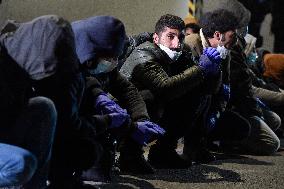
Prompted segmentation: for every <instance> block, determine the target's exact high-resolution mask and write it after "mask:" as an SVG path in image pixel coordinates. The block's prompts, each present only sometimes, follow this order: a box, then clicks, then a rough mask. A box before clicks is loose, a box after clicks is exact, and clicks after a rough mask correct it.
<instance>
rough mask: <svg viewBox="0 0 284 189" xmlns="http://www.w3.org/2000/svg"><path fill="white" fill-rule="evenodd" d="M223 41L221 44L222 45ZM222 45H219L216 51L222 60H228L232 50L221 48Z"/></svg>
mask: <svg viewBox="0 0 284 189" xmlns="http://www.w3.org/2000/svg"><path fill="white" fill-rule="evenodd" d="M222 37H223V36H222V35H221V40H222V39H223V38H222ZM221 40H220V43H222V42H221ZM220 43H219V44H218V46H217V49H216V50H217V51H218V52H219V53H220V57H221V58H222V59H226V57H227V55H228V54H229V53H230V50H228V49H227V48H226V47H225V46H224V45H222V46H221V45H220Z"/></svg>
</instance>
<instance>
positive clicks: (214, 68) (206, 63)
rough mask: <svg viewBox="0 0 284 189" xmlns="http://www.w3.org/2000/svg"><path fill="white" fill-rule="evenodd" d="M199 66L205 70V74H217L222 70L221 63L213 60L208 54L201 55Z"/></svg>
mask: <svg viewBox="0 0 284 189" xmlns="http://www.w3.org/2000/svg"><path fill="white" fill-rule="evenodd" d="M198 66H199V67H200V68H201V69H202V71H203V72H204V76H205V77H207V76H211V75H217V74H218V73H219V72H220V67H219V64H217V63H214V62H212V61H211V60H210V59H209V58H208V57H207V56H206V55H201V56H200V59H199V64H198Z"/></svg>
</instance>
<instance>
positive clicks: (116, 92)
mask: <svg viewBox="0 0 284 189" xmlns="http://www.w3.org/2000/svg"><path fill="white" fill-rule="evenodd" d="M86 72H87V71H85V74H84V75H85V77H86V76H92V77H95V78H96V79H97V80H98V81H99V82H100V85H101V89H100V88H99V89H97V90H92V92H91V93H92V94H90V92H87V93H86V95H87V96H85V100H84V105H83V107H84V108H86V109H89V110H91V109H92V107H90V105H91V106H92V105H93V103H90V102H92V101H93V100H95V98H96V97H97V96H98V95H99V94H100V93H101V92H103V91H104V92H109V93H110V94H111V96H113V97H114V98H115V99H116V100H117V103H118V104H119V105H120V106H121V107H123V108H125V109H126V110H127V112H128V113H129V115H130V116H131V119H132V121H134V122H136V121H141V120H149V116H148V113H147V109H146V105H145V103H144V101H143V99H142V97H141V96H140V94H139V93H138V91H137V89H136V87H135V86H134V85H133V84H132V83H131V82H129V81H128V80H127V79H126V78H125V77H124V76H122V75H121V74H120V73H119V72H118V70H117V68H114V69H113V70H111V71H110V72H107V73H101V74H99V75H92V74H90V73H86ZM91 88H92V87H91ZM87 90H89V89H87ZM87 99H90V100H87ZM92 99H93V100H92ZM85 112H86V111H85ZM89 112H91V111H89Z"/></svg>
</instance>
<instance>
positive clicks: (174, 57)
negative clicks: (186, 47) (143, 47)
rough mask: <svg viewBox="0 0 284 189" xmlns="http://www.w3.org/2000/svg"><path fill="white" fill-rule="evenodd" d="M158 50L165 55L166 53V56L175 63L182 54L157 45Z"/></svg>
mask: <svg viewBox="0 0 284 189" xmlns="http://www.w3.org/2000/svg"><path fill="white" fill-rule="evenodd" d="M159 47H160V49H162V50H163V51H165V53H167V55H168V56H169V57H170V58H171V59H172V60H173V61H176V60H177V59H178V58H179V57H180V55H181V54H182V51H173V50H171V49H170V48H168V47H166V46H164V45H162V44H159Z"/></svg>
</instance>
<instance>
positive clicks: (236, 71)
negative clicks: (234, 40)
mask: <svg viewBox="0 0 284 189" xmlns="http://www.w3.org/2000/svg"><path fill="white" fill-rule="evenodd" d="M245 61H246V60H245V54H244V53H243V52H242V48H241V47H240V46H239V45H237V46H235V47H234V49H233V50H232V51H231V64H230V83H231V102H232V104H233V106H234V107H236V108H237V109H238V111H240V113H241V114H243V115H244V116H250V115H256V116H262V111H261V108H260V107H259V106H258V103H257V101H256V99H255V98H254V97H253V91H252V77H251V73H250V70H249V68H248V66H247V65H246V62H245Z"/></svg>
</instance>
